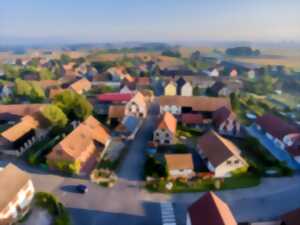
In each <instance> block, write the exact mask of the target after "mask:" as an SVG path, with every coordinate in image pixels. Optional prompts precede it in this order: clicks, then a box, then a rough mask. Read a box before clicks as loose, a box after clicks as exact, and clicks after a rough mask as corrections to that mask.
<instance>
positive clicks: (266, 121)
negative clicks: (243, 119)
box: [256, 113, 300, 140]
mask: <svg viewBox="0 0 300 225" xmlns="http://www.w3.org/2000/svg"><path fill="white" fill-rule="evenodd" d="M256 123H257V124H258V125H260V126H261V128H262V129H264V130H265V131H266V132H268V133H270V134H271V135H272V136H273V137H276V138H278V139H279V140H282V139H283V137H284V136H286V135H288V134H293V133H300V131H299V130H298V129H297V128H296V126H293V125H291V124H289V123H287V122H286V121H284V120H283V119H281V118H280V117H278V116H275V115H273V114H271V113H267V114H265V115H263V116H261V117H258V118H257V120H256Z"/></svg>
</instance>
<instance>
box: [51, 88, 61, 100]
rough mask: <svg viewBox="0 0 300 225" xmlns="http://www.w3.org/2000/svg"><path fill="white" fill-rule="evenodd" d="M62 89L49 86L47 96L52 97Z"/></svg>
mask: <svg viewBox="0 0 300 225" xmlns="http://www.w3.org/2000/svg"><path fill="white" fill-rule="evenodd" d="M63 91H64V89H63V88H60V87H55V88H51V89H50V91H49V98H54V97H55V96H56V95H58V94H60V93H62V92H63Z"/></svg>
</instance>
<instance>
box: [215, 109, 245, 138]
mask: <svg viewBox="0 0 300 225" xmlns="http://www.w3.org/2000/svg"><path fill="white" fill-rule="evenodd" d="M212 120H213V125H214V127H215V129H216V130H217V132H218V133H219V134H223V135H232V136H235V135H238V134H240V130H241V124H240V123H239V121H238V120H237V117H236V115H235V113H234V112H232V111H231V110H230V109H228V108H227V107H221V108H219V109H217V110H216V111H215V112H214V113H213V117H212Z"/></svg>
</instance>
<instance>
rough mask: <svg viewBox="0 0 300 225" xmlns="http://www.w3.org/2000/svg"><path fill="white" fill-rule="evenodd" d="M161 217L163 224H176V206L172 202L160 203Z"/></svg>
mask: <svg viewBox="0 0 300 225" xmlns="http://www.w3.org/2000/svg"><path fill="white" fill-rule="evenodd" d="M160 209H161V217H162V224H163V225H176V219H175V215H174V208H173V204H172V203H171V202H164V203H160Z"/></svg>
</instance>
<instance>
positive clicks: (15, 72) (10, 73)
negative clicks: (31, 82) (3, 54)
mask: <svg viewBox="0 0 300 225" xmlns="http://www.w3.org/2000/svg"><path fill="white" fill-rule="evenodd" d="M3 72H4V74H5V76H6V78H7V79H9V80H12V79H16V78H18V77H19V75H20V71H19V69H18V68H17V67H16V66H12V65H8V64H5V65H3Z"/></svg>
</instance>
